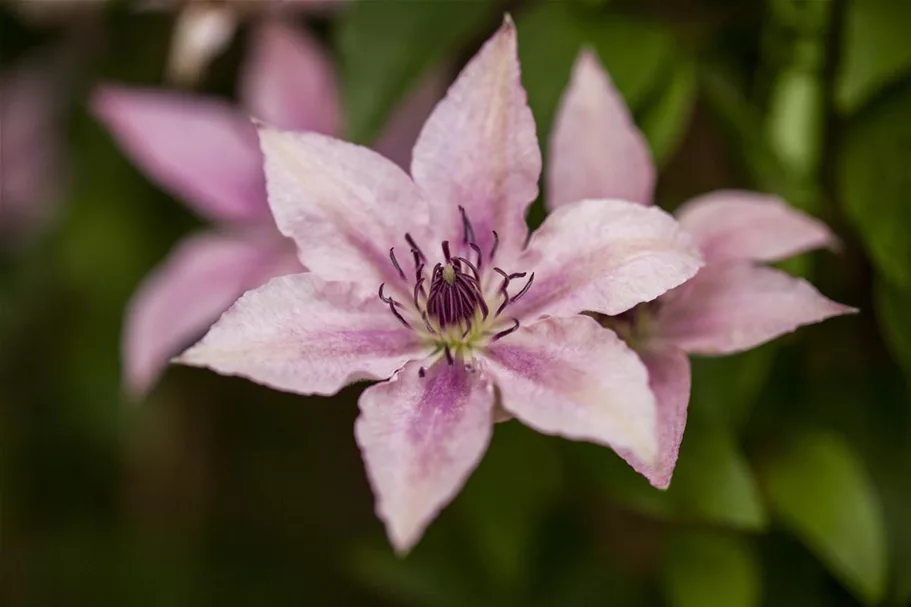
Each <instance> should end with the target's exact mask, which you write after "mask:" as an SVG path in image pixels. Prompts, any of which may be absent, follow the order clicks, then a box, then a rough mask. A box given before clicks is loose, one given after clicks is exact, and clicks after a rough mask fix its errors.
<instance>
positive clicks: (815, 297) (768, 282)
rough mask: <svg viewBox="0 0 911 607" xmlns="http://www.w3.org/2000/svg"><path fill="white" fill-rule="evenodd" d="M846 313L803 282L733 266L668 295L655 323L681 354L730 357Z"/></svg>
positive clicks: (717, 268) (713, 269)
mask: <svg viewBox="0 0 911 607" xmlns="http://www.w3.org/2000/svg"><path fill="white" fill-rule="evenodd" d="M852 312H856V310H855V309H854V308H850V307H848V306H843V305H842V304H839V303H836V302H834V301H831V300H829V299H827V298H825V297H823V296H822V295H820V294H819V292H818V291H817V290H816V289H815V288H814V287H813V285H811V284H810V283H808V282H807V281H805V280H802V279H799V278H794V277H792V276H789V275H788V274H785V273H784V272H781V271H779V270H774V269H772V268H765V267H754V266H751V265H749V264H746V263H734V264H725V265H712V266H708V267H706V268H704V269H703V270H702V271H700V272H699V274H698V275H697V276H696V278H694V279H693V280H691V281H690V282H688V283H687V284H686V285H684V286H683V287H681V288H680V289H678V290H677V291H674V292H672V293H670V294H668V295H667V296H666V299H665V300H664V302H663V305H662V307H661V311H660V313H659V315H658V318H657V319H656V321H655V322H656V332H657V333H658V334H659V335H660V336H661V339H662V340H663V341H665V342H667V343H671V344H675V345H676V346H678V347H680V348H682V349H684V350H686V351H687V352H692V353H698V354H731V353H734V352H741V351H743V350H749V349H750V348H755V347H756V346H758V345H760V344H763V343H765V342H767V341H770V340H772V339H775V338H776V337H779V336H781V335H784V334H785V333H790V332H791V331H793V330H795V329H796V328H797V327H800V326H802V325H806V324H811V323H816V322H820V321H822V320H825V319H827V318H829V317H832V316H838V315H840V314H848V313H852Z"/></svg>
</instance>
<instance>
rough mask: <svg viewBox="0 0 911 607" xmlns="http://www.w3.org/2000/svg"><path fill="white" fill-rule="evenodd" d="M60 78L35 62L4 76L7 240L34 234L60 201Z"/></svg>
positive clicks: (2, 217) (2, 176)
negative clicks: (25, 234)
mask: <svg viewBox="0 0 911 607" xmlns="http://www.w3.org/2000/svg"><path fill="white" fill-rule="evenodd" d="M55 76H59V74H56V73H55V72H54V70H53V69H52V66H51V65H46V64H44V63H39V62H34V63H31V62H30V63H25V64H22V65H19V66H16V67H15V68H12V69H11V70H10V71H9V72H6V73H4V74H3V75H2V78H0V125H2V126H0V232H2V234H0V235H2V236H9V237H10V238H14V237H18V236H19V235H21V234H23V233H27V232H29V231H30V230H31V229H32V228H33V227H34V226H36V225H37V224H40V223H43V222H44V221H45V220H46V219H47V218H48V217H49V216H50V215H51V214H52V212H53V210H54V208H55V206H56V205H55V203H56V202H58V200H57V199H58V197H59V194H60V186H61V184H62V181H63V179H62V178H63V169H62V167H61V164H62V162H61V161H62V158H61V147H62V146H61V137H62V135H63V133H62V132H61V131H60V127H61V124H60V117H61V116H60V110H61V107H60V105H61V93H62V91H61V90H60V89H61V86H60V84H59V83H58V81H56V80H55ZM4 244H5V243H4ZM0 247H2V245H0Z"/></svg>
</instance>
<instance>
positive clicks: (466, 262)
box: [455, 257, 481, 282]
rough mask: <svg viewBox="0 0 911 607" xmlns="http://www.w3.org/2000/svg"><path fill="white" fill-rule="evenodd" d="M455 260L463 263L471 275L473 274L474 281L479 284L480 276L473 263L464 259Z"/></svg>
mask: <svg viewBox="0 0 911 607" xmlns="http://www.w3.org/2000/svg"><path fill="white" fill-rule="evenodd" d="M455 259H456V261H461V262H463V263H464V264H465V265H466V266H468V267H469V268H471V273H472V274H474V277H475V280H477V281H478V282H480V280H481V275H480V274H479V273H478V269H477V268H476V267H475V265H474V264H473V263H471V262H470V261H468V260H467V259H465V258H464V257H456V258H455Z"/></svg>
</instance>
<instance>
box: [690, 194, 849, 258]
mask: <svg viewBox="0 0 911 607" xmlns="http://www.w3.org/2000/svg"><path fill="white" fill-rule="evenodd" d="M676 216H677V219H678V220H679V221H680V225H682V226H683V227H684V229H686V230H687V231H688V232H689V233H690V234H691V235H692V236H693V238H694V239H695V240H696V244H697V245H698V246H699V248H700V249H701V250H702V255H703V256H704V257H705V260H706V263H722V262H726V261H780V260H782V259H786V258H788V257H791V256H792V255H797V254H799V253H803V252H806V251H810V250H812V249H816V248H819V247H830V248H834V247H836V246H837V244H838V241H837V239H836V238H835V235H834V234H832V232H831V231H830V230H829V228H828V227H826V224H824V223H823V222H821V221H819V220H818V219H816V218H814V217H811V216H810V215H807V214H806V213H803V212H801V211H798V210H797V209H795V208H793V207H791V206H789V205H788V204H787V203H786V202H785V201H783V200H782V199H780V198H778V197H777V196H769V195H766V194H758V193H756V192H744V191H738V190H722V191H718V192H712V193H710V194H706V195H704V196H699V197H697V198H694V199H693V200H690V201H689V202H687V203H686V204H684V205H683V206H682V207H680V209H679V210H678V211H677V213H676Z"/></svg>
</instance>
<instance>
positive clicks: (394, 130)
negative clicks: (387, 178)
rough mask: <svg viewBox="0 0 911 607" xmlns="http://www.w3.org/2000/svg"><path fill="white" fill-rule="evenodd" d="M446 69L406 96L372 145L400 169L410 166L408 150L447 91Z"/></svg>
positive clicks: (426, 78) (427, 77)
mask: <svg viewBox="0 0 911 607" xmlns="http://www.w3.org/2000/svg"><path fill="white" fill-rule="evenodd" d="M445 76H446V74H445V72H444V71H442V70H435V71H433V72H431V73H430V74H428V75H427V76H426V77H425V78H424V80H423V81H422V82H421V83H420V84H419V86H418V88H417V89H415V90H414V91H411V93H409V94H408V95H406V97H405V99H404V100H402V102H401V103H400V104H399V106H398V107H396V108H395V109H394V110H393V112H392V114H391V116H390V117H389V119H388V121H387V123H386V126H385V127H384V128H383V133H382V134H381V135H380V138H379V140H378V141H377V142H376V145H374V146H373V147H374V149H376V151H377V152H379V153H380V154H382V155H383V156H385V157H386V158H388V159H389V160H391V161H393V162H394V163H396V164H397V165H399V166H400V167H402V168H403V169H407V168H408V167H409V166H410V165H411V151H412V149H413V148H414V142H415V141H417V138H418V135H420V134H421V127H422V126H423V125H424V122H425V121H426V120H427V117H428V116H429V115H430V112H432V111H433V108H434V107H435V106H436V104H437V102H439V100H440V99H441V98H442V97H443V94H444V93H445V92H446V82H447V81H446V80H445Z"/></svg>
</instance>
